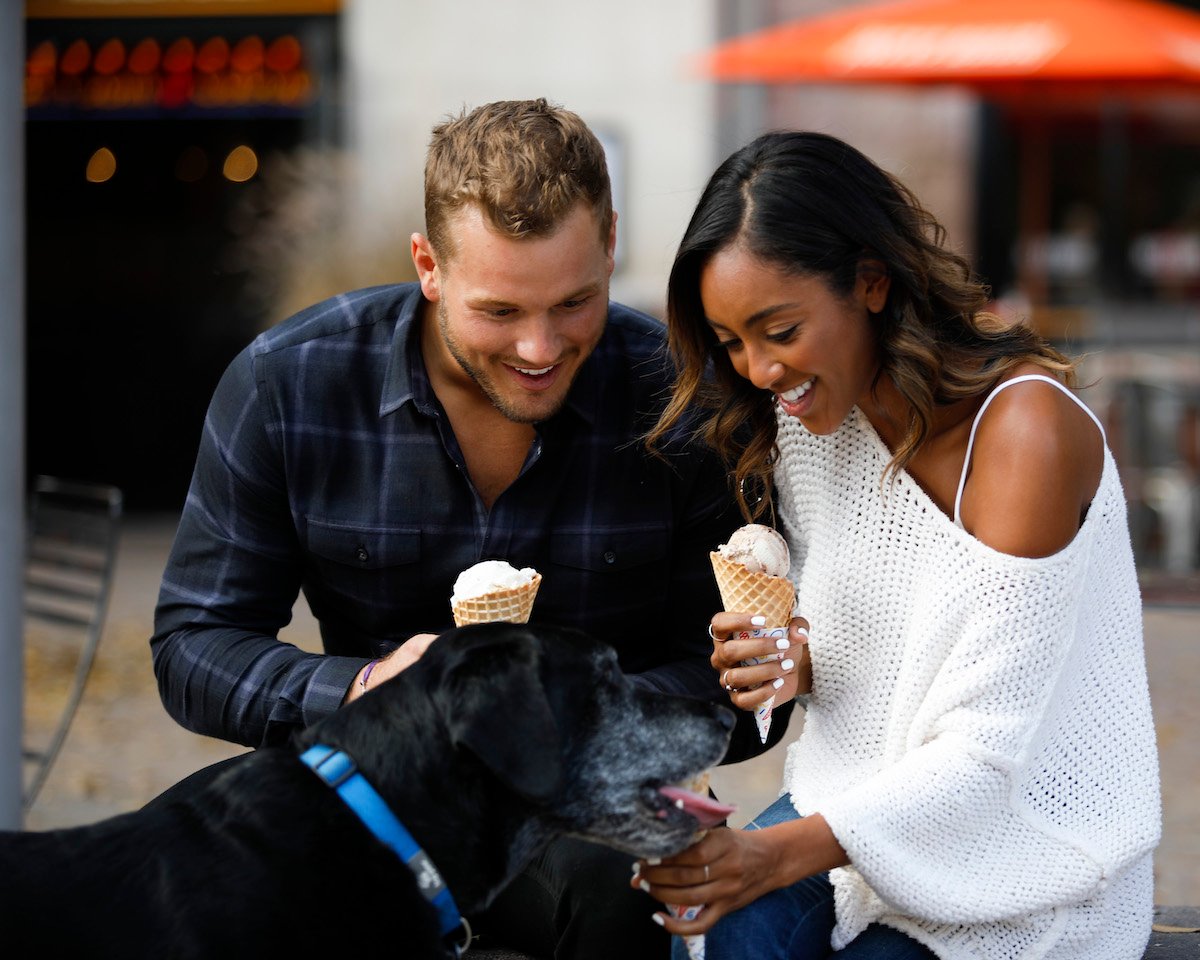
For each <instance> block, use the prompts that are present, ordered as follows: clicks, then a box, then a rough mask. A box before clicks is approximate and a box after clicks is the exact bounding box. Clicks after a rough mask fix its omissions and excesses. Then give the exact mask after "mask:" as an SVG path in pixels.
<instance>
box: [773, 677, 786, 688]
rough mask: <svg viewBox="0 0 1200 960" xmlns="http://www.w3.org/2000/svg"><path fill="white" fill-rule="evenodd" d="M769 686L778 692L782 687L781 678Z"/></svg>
mask: <svg viewBox="0 0 1200 960" xmlns="http://www.w3.org/2000/svg"><path fill="white" fill-rule="evenodd" d="M771 686H773V687H774V688H775V689H776V690H778V689H779V688H780V687H782V686H783V677H780V678H779V679H778V680H776V681H775V682H774V683H772V684H771Z"/></svg>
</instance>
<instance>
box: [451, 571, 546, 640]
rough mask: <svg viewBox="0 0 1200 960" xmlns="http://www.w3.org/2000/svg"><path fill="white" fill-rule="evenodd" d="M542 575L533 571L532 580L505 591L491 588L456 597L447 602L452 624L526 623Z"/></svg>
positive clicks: (460, 625)
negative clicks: (463, 597)
mask: <svg viewBox="0 0 1200 960" xmlns="http://www.w3.org/2000/svg"><path fill="white" fill-rule="evenodd" d="M541 582H542V575H541V574H540V573H535V574H534V575H533V579H532V580H530V581H529V582H528V583H524V584H522V585H521V586H519V587H512V588H510V589H508V590H493V591H492V592H491V593H485V594H482V595H480V596H478V597H470V598H469V599H465V600H459V601H457V602H454V603H452V604H451V608H452V609H453V611H454V624H455V626H458V627H465V626H466V625H467V624H470V623H495V622H497V621H504V622H506V623H528V622H529V614H530V613H531V612H532V611H533V601H534V599H535V598H536V597H537V592H538V586H539V585H540V584H541Z"/></svg>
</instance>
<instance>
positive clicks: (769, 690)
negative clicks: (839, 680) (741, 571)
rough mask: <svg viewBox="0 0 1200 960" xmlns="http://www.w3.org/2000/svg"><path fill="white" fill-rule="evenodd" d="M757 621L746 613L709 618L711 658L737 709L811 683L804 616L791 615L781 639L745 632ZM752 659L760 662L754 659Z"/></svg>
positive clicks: (785, 696)
mask: <svg viewBox="0 0 1200 960" xmlns="http://www.w3.org/2000/svg"><path fill="white" fill-rule="evenodd" d="M758 619H761V618H758ZM758 626H759V624H757V623H754V620H753V618H751V617H750V615H748V614H740V613H718V614H716V615H715V616H714V617H713V618H712V628H711V630H712V636H713V654H712V657H711V663H712V665H713V668H714V669H716V670H717V676H718V677H719V679H720V683H721V686H722V687H724V688H725V690H726V691H727V692H728V694H729V699H730V702H731V703H733V705H734V706H735V707H738V708H739V709H742V710H753V709H754V708H755V707H757V706H758V705H759V704H760V703H762V702H764V701H765V700H766V699H767V698H768V697H771V696H774V697H775V702H776V703H777V704H780V703H787V702H788V701H789V700H791V699H792V698H793V697H794V696H796V694H797V693H808V692H809V690H810V689H811V688H812V661H811V659H810V658H809V653H808V621H807V620H805V619H804V618H803V617H795V618H793V619H792V621H791V623H789V624H788V633H787V639H786V640H780V641H775V640H772V639H769V638H750V637H748V636H747V634H748V633H750V632H751V631H753V630H754V629H755V628H756V627H758ZM768 658H770V659H768ZM755 659H758V660H760V661H762V662H759V663H757V664H755V663H753V661H754V660H755Z"/></svg>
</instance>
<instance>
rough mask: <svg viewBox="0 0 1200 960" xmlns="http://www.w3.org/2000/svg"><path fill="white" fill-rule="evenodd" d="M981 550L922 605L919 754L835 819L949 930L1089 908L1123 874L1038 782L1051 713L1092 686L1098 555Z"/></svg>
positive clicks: (892, 766) (829, 816) (864, 862)
mask: <svg viewBox="0 0 1200 960" xmlns="http://www.w3.org/2000/svg"><path fill="white" fill-rule="evenodd" d="M977 546H978V547H979V548H980V549H978V550H975V551H971V553H970V560H969V561H968V563H967V564H966V565H965V566H964V567H962V568H960V569H958V570H956V571H954V573H953V574H949V573H948V574H947V578H946V581H945V582H944V583H943V584H942V589H941V590H939V591H938V595H937V596H936V597H930V598H926V599H924V600H923V602H922V606H923V608H924V609H923V611H922V612H923V614H924V616H923V618H922V619H923V622H924V623H925V624H927V628H928V636H927V637H925V638H923V641H922V642H923V644H924V645H925V648H926V650H927V653H928V657H927V662H928V664H929V665H930V666H929V667H928V673H927V675H924V676H921V674H920V670H919V669H917V670H916V674H917V680H916V682H914V683H913V684H911V685H909V689H915V690H918V691H923V694H922V693H917V694H915V695H916V696H919V697H920V703H919V705H918V706H917V708H916V711H915V713H914V714H913V716H914V720H913V722H912V723H911V725H910V726H909V727H908V733H907V742H905V743H903V744H897V745H896V746H895V747H894V748H892V749H890V750H889V751H888V752H887V754H886V756H885V759H884V760H883V761H882V762H881V764H880V768H879V769H878V770H877V771H876V772H875V773H874V774H873V775H870V776H868V777H866V778H865V779H863V780H861V781H859V782H858V783H856V784H855V785H854V786H852V787H851V788H849V789H847V790H845V791H844V792H841V793H839V794H837V795H834V796H828V797H825V798H823V800H822V802H821V803H820V805H819V811H820V813H821V814H823V816H824V817H825V819H826V820H827V821H828V823H829V825H830V827H831V829H832V830H833V832H834V834H835V835H836V836H837V838H838V840H839V842H841V844H842V846H843V847H844V848H845V850H846V852H847V854H848V855H849V858H850V862H851V863H852V865H853V869H855V870H857V871H858V873H859V874H861V875H862V877H863V879H864V880H865V881H866V882H867V883H868V884H869V885H870V886H871V888H872V889H873V890H874V891H875V892H876V893H877V894H878V895H879V896H880V897H881V898H882V899H883V900H885V901H886V902H888V903H890V904H892V905H894V906H895V907H897V908H898V909H899V910H901V911H902V912H904V913H906V914H909V915H911V916H914V917H918V918H923V919H927V920H931V921H935V922H942V923H975V922H982V921H991V920H1001V919H1005V918H1011V917H1016V916H1018V915H1021V914H1025V913H1028V912H1029V911H1032V910H1038V909H1045V908H1048V907H1053V906H1056V905H1059V904H1065V903H1078V902H1081V901H1083V900H1085V899H1087V898H1088V897H1089V896H1090V895H1092V894H1093V893H1094V892H1095V891H1097V890H1098V889H1099V888H1100V886H1101V884H1102V883H1103V882H1104V880H1105V878H1106V876H1107V875H1108V874H1109V873H1110V872H1111V871H1112V870H1114V869H1116V868H1118V867H1119V865H1118V864H1113V863H1105V862H1102V861H1103V859H1104V858H1103V855H1102V854H1101V853H1100V849H1101V848H1100V846H1099V845H1093V844H1089V843H1088V841H1087V839H1086V838H1085V837H1083V836H1082V835H1081V834H1080V832H1078V831H1074V830H1067V829H1065V828H1064V827H1063V826H1061V824H1059V823H1056V822H1055V816H1054V805H1055V802H1056V797H1055V796H1054V792H1055V790H1056V789H1058V787H1057V786H1056V783H1055V780H1054V771H1053V770H1052V769H1050V768H1047V769H1045V770H1040V769H1038V764H1039V763H1040V762H1042V761H1040V760H1039V757H1042V756H1045V755H1046V754H1045V752H1044V751H1043V750H1042V749H1041V746H1042V745H1044V743H1045V741H1046V740H1047V738H1050V739H1053V738H1054V737H1056V736H1057V733H1058V730H1057V727H1058V720H1057V719H1056V716H1057V711H1055V710H1054V709H1052V708H1051V704H1052V703H1053V702H1054V701H1055V699H1056V697H1058V694H1059V693H1060V692H1061V691H1060V688H1061V687H1063V686H1065V685H1070V686H1072V687H1077V686H1078V682H1077V681H1078V679H1079V678H1078V676H1076V674H1077V673H1078V672H1079V670H1078V663H1077V661H1078V654H1079V651H1078V650H1077V649H1076V646H1077V641H1076V622H1075V621H1076V617H1077V615H1078V605H1079V604H1080V603H1083V602H1086V600H1085V590H1084V589H1083V587H1084V577H1085V573H1086V567H1087V563H1086V549H1085V547H1086V545H1085V544H1079V543H1075V544H1073V545H1072V546H1070V547H1068V548H1067V549H1066V550H1064V551H1063V552H1062V553H1061V554H1058V555H1055V556H1054V557H1049V558H1043V559H1039V560H1029V559H1022V558H1016V557H1008V556H1005V555H1002V554H996V553H994V552H992V551H988V550H987V549H986V548H983V547H982V545H977ZM816 656H817V654H816V653H814V658H815V657H816ZM1095 696H1097V697H1103V690H1102V689H1097V690H1096V691H1095ZM1057 802H1058V803H1059V804H1060V805H1066V804H1068V803H1070V802H1072V801H1070V800H1068V799H1067V798H1066V797H1065V796H1059V797H1057ZM1103 819H1104V812H1103V811H1101V812H1099V820H1101V821H1102V820H1103ZM1063 822H1068V821H1063Z"/></svg>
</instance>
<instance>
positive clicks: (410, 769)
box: [0, 624, 733, 960]
mask: <svg viewBox="0 0 1200 960" xmlns="http://www.w3.org/2000/svg"><path fill="white" fill-rule="evenodd" d="M732 723H733V721H732V718H731V716H730V714H729V712H728V711H726V710H724V709H722V708H720V707H716V706H712V705H709V704H706V703H702V702H698V701H692V700H683V699H679V698H673V697H665V696H661V695H657V694H652V693H648V692H645V691H642V690H640V689H637V688H635V687H634V686H632V685H631V684H630V683H629V681H628V680H627V679H626V678H625V677H624V676H623V675H622V674H621V672H620V670H619V669H618V667H617V662H616V658H615V656H614V655H613V653H612V652H611V650H609V649H608V648H607V647H605V646H602V645H601V644H599V643H597V642H596V641H593V640H591V639H589V638H588V637H586V636H585V635H583V634H581V633H579V632H576V631H565V630H549V629H545V628H530V627H518V626H513V625H511V624H488V625H483V626H475V627H465V628H463V629H461V630H454V631H451V632H450V633H447V634H446V635H444V636H443V637H441V638H439V639H438V641H437V642H436V643H434V644H433V646H432V647H431V648H430V650H429V652H427V653H426V654H425V656H424V657H423V658H422V659H421V660H420V661H419V662H418V663H417V664H416V665H414V666H413V667H410V668H409V669H408V670H406V671H404V673H402V674H401V675H400V676H398V677H396V678H395V679H394V680H391V681H389V682H387V683H384V684H381V685H380V686H379V687H378V688H377V689H375V690H372V691H371V692H369V693H368V694H367V695H366V696H363V697H361V698H359V699H358V700H356V701H355V702H354V703H352V704H349V705H348V706H346V707H345V708H343V709H342V710H340V711H338V712H337V713H336V714H335V715H333V716H331V717H329V718H327V719H325V720H323V721H321V722H320V723H317V724H315V725H314V726H313V727H311V728H309V729H307V730H305V731H304V732H303V733H302V734H300V735H299V736H298V737H297V738H296V743H295V744H294V745H293V747H291V748H271V749H262V750H258V751H255V752H253V753H249V754H246V755H244V756H243V757H239V758H237V760H235V761H233V762H227V768H226V769H224V770H222V771H221V772H220V773H219V774H215V775H214V776H213V777H211V778H209V780H208V782H205V780H204V778H203V777H201V778H199V780H198V782H199V784H200V785H199V786H198V787H196V788H195V789H194V790H193V789H182V790H180V789H179V787H176V788H172V790H171V791H168V793H167V794H166V795H164V798H163V799H162V801H161V802H160V801H154V802H152V803H151V804H150V805H149V806H148V807H147V808H145V809H143V810H141V811H138V812H135V813H129V814H125V815H122V816H118V817H114V818H112V819H110V820H105V821H102V822H100V823H98V824H95V825H92V826H87V827H77V828H74V829H68V830H55V831H49V832H46V833H8V834H0V945H2V951H0V952H3V954H4V955H5V956H9V957H22V958H23V957H33V956H38V957H41V956H67V957H76V956H79V957H83V956H87V957H96V958H101V957H113V958H117V957H119V958H122V960H128V958H136V957H178V958H185V957H186V958H191V957H195V958H205V960H209V958H218V957H220V958H228V957H251V956H253V957H259V958H261V957H304V956H340V955H343V954H345V955H347V956H362V957H373V956H389V957H397V956H406V957H440V956H444V955H446V954H447V953H448V952H452V945H453V943H454V941H455V940H461V939H462V937H463V933H462V931H459V930H455V931H448V928H449V927H453V926H456V923H457V909H461V910H462V911H465V912H468V913H472V912H475V911H478V910H479V909H481V908H483V907H484V906H485V905H486V904H487V903H488V902H490V900H491V899H492V898H493V897H494V896H495V894H496V893H497V892H498V891H499V890H500V889H501V888H502V887H503V886H504V884H505V883H506V882H507V881H508V880H510V879H511V878H512V877H513V875H514V874H515V873H516V872H517V871H518V870H519V869H520V868H521V867H522V866H523V865H524V864H525V863H526V862H527V860H528V859H529V858H530V857H531V856H532V855H533V854H534V853H535V852H536V851H537V850H538V849H540V848H541V847H542V846H543V845H544V844H545V843H547V842H548V841H549V840H550V839H552V838H553V837H554V836H556V835H559V834H571V835H574V836H578V837H583V838H585V839H591V840H597V841H600V842H603V843H606V844H609V845H610V846H614V847H617V848H619V849H622V850H625V851H627V852H629V853H630V854H633V855H635V856H666V855H669V854H671V853H674V852H676V851H678V850H680V849H682V848H683V847H684V846H686V845H687V844H688V842H689V841H690V839H691V837H692V835H693V833H694V831H695V830H696V829H697V826H698V823H699V824H700V825H710V824H709V823H708V822H707V820H706V814H707V813H708V812H710V811H709V810H707V809H706V805H705V803H704V802H703V801H702V800H701V799H700V798H695V801H694V802H693V801H692V799H690V798H689V797H687V796H686V795H682V794H681V793H680V791H678V790H675V789H672V788H671V787H670V786H669V785H670V784H673V783H676V782H678V781H680V780H683V779H685V778H687V777H690V776H693V775H695V774H697V773H698V772H700V771H701V770H703V769H705V768H707V767H709V766H710V765H712V764H714V763H716V762H717V761H718V760H720V759H721V757H722V755H723V754H724V751H725V746H726V743H727V741H728V739H729V732H730V729H731V727H732ZM314 745H323V746H324V747H327V748H331V749H328V750H326V749H323V748H322V749H318V750H317V751H315V752H316V754H317V755H318V756H317V759H319V757H320V756H322V755H324V754H326V753H333V752H334V751H342V752H344V754H345V755H347V756H348V757H349V758H352V761H353V763H352V764H349V762H348V761H345V760H344V758H343V757H341V756H335V757H334V758H333V759H332V760H330V761H329V762H328V763H326V764H325V766H324V767H322V771H321V774H322V775H316V774H314V772H313V770H312V769H309V768H308V767H307V766H306V765H305V763H303V762H301V759H300V757H299V754H300V753H301V752H302V751H305V750H308V749H309V748H312V747H314ZM313 762H314V763H316V759H314V760H313ZM339 763H340V764H342V765H343V766H347V769H346V770H344V771H341V772H339V771H337V770H336V769H334V768H337V767H338V765H339ZM354 765H356V766H357V769H358V771H360V772H361V773H362V775H363V777H365V781H366V783H367V784H369V785H370V786H368V787H366V793H367V794H368V795H369V794H370V793H371V792H372V790H371V788H372V787H373V788H374V791H377V792H378V795H379V796H380V797H381V798H382V804H381V806H383V805H386V808H390V811H391V813H393V814H394V815H395V817H396V818H398V820H399V822H400V823H401V824H403V827H407V830H408V831H409V833H410V834H411V840H408V841H405V840H404V839H403V837H401V838H400V839H399V840H396V839H395V838H394V837H393V838H391V839H388V838H387V837H386V834H387V830H388V829H391V828H390V827H389V826H386V825H385V828H384V829H383V831H382V832H383V834H384V835H385V839H386V840H388V842H391V843H393V844H394V845H395V848H394V849H389V846H388V845H386V843H385V842H381V840H380V839H377V836H373V835H372V832H371V831H369V830H368V828H367V827H366V826H365V825H364V820H363V819H360V816H359V815H358V814H356V813H355V812H354V811H353V810H352V809H351V807H350V806H348V805H347V802H345V801H344V799H343V798H342V796H340V795H339V794H338V792H336V790H335V788H334V787H332V786H330V785H329V784H327V783H326V782H323V780H324V779H330V780H333V781H334V782H335V786H336V781H337V780H338V779H339V777H342V776H343V774H345V775H347V776H349V775H351V774H353V773H354ZM186 783H188V781H185V784H186ZM664 786H665V787H666V791H665V792H663V791H662V790H660V788H662V787H664ZM351 787H357V788H362V787H363V783H362V778H358V779H355V778H354V777H352V776H350V777H349V779H347V780H346V782H345V784H343V786H342V789H350V788H351ZM681 798H682V799H681ZM372 802H373V801H372ZM373 816H374V815H373V814H368V815H367V819H372V817H373ZM380 816H382V817H383V820H384V821H387V815H386V810H385V811H384V812H383V814H380ZM698 818H699V821H698ZM377 820H378V818H376V821H377ZM387 823H390V821H387ZM403 827H401V828H400V829H401V832H403ZM375 829H376V831H377V834H378V832H379V826H378V822H376V823H375ZM413 841H415V843H414V842H413ZM406 843H407V844H409V845H411V849H404V848H405V846H406ZM417 845H419V846H420V848H421V849H422V850H423V851H424V854H425V855H427V857H424V856H423V855H421V854H419V853H418V855H417V856H416V857H415V858H414V859H413V860H412V862H411V865H408V866H406V864H405V862H404V860H402V859H401V856H399V855H398V854H397V852H396V850H397V849H400V850H401V852H402V853H403V854H404V858H405V859H408V857H409V855H410V854H411V853H412V852H413V850H415V849H416V846H417ZM434 865H436V866H434ZM439 872H440V877H439V876H438V873H439ZM441 880H444V882H445V887H446V888H448V891H449V892H448V893H447V892H446V891H445V890H440V892H439V889H440V888H439V881H441ZM435 894H436V896H435ZM431 900H432V903H431V902H430V901H431ZM456 907H457V909H456ZM446 917H449V921H448V922H445V923H442V922H441V921H442V920H445V919H446ZM447 944H450V945H451V946H450V947H448V946H447Z"/></svg>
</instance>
